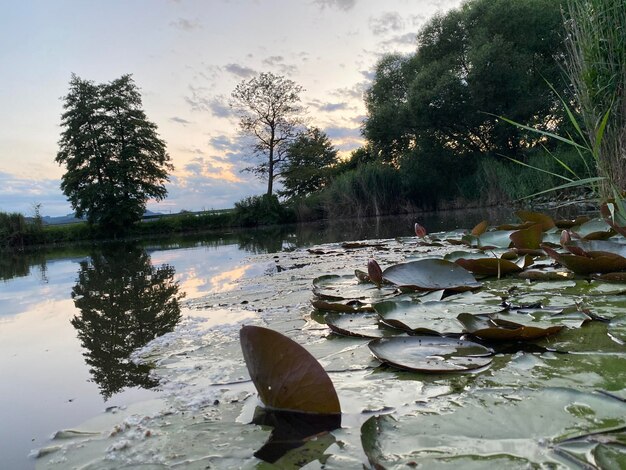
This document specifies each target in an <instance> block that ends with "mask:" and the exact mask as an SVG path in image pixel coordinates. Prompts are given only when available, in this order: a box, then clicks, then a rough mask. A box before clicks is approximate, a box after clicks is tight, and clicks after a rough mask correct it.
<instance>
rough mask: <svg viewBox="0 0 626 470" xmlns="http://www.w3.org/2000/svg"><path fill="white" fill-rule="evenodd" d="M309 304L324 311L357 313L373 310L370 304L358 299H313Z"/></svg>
mask: <svg viewBox="0 0 626 470" xmlns="http://www.w3.org/2000/svg"><path fill="white" fill-rule="evenodd" d="M311 305H313V307H315V308H316V309H318V310H324V311H326V312H340V313H358V312H373V311H374V310H373V308H372V306H371V305H370V304H365V303H363V302H360V301H358V300H336V301H327V300H323V299H315V300H311Z"/></svg>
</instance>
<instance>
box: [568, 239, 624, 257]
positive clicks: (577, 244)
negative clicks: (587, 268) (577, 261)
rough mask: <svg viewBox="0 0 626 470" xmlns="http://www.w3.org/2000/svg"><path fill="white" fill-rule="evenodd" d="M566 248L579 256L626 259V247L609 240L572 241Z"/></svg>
mask: <svg viewBox="0 0 626 470" xmlns="http://www.w3.org/2000/svg"><path fill="white" fill-rule="evenodd" d="M565 248H566V249H567V250H568V251H570V252H571V253H573V254H575V255H579V256H590V257H592V258H594V257H595V256H596V255H617V256H621V257H623V258H626V245H625V244H623V243H616V242H612V241H608V240H588V241H587V240H586V241H582V240H572V241H571V242H570V243H568V244H567V245H566V246H565Z"/></svg>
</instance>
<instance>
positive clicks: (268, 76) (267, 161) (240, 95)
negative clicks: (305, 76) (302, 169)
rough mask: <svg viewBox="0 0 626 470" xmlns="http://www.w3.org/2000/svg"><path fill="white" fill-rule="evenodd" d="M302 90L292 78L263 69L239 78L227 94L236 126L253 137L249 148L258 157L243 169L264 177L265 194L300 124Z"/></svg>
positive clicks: (279, 169)
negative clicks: (228, 94) (239, 80)
mask: <svg viewBox="0 0 626 470" xmlns="http://www.w3.org/2000/svg"><path fill="white" fill-rule="evenodd" d="M302 90H303V89H302V87H301V86H300V85H297V84H296V83H295V82H294V81H292V80H289V79H287V78H285V77H282V76H280V75H274V74H273V73H271V72H266V73H261V74H260V75H258V76H257V77H253V78H251V79H250V80H248V81H245V80H244V81H242V82H241V83H239V84H238V85H237V86H236V87H235V89H234V90H233V92H232V95H231V98H232V99H231V101H230V105H231V107H232V108H233V109H234V110H235V112H236V113H237V114H238V116H239V127H240V129H241V131H242V133H243V134H244V135H247V136H250V137H252V138H253V139H254V140H255V143H254V145H253V146H252V149H253V151H254V154H255V156H257V157H261V160H262V161H261V163H259V164H258V165H256V166H253V167H248V168H246V170H247V171H251V172H253V173H254V174H256V175H257V176H259V177H261V178H267V195H268V196H271V195H272V191H273V185H274V181H275V180H276V179H277V178H279V177H280V176H281V169H282V166H283V164H284V163H285V156H286V151H287V149H288V148H289V144H290V143H291V141H292V140H293V139H294V138H295V137H296V136H297V134H298V129H299V128H300V126H301V125H302V119H301V118H300V115H301V113H302V111H303V109H302V106H301V105H300V96H299V94H300V92H302Z"/></svg>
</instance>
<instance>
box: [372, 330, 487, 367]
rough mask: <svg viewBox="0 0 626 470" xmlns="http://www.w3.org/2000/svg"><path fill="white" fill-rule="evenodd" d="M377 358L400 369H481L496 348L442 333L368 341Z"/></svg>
mask: <svg viewBox="0 0 626 470" xmlns="http://www.w3.org/2000/svg"><path fill="white" fill-rule="evenodd" d="M369 348H370V350H371V351H372V354H374V356H376V358H377V359H378V360H380V361H381V362H384V363H386V364H389V365H391V366H394V367H398V368H400V369H405V370H410V371H416V372H429V373H442V372H463V371H468V370H473V369H478V368H481V367H484V366H486V365H488V364H489V363H490V362H491V357H489V356H491V354H492V353H493V351H492V350H491V349H489V348H487V347H485V346H482V345H480V344H477V343H473V342H471V341H463V340H459V339H454V338H446V337H441V336H409V337H406V338H405V337H396V338H382V339H377V340H374V341H372V342H370V343H369Z"/></svg>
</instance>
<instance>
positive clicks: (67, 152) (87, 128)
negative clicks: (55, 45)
mask: <svg viewBox="0 0 626 470" xmlns="http://www.w3.org/2000/svg"><path fill="white" fill-rule="evenodd" d="M63 107H64V109H65V111H64V113H63V115H62V117H61V126H62V127H63V129H64V130H63V132H62V134H61V140H60V142H59V152H58V154H57V157H56V161H57V162H58V163H59V164H61V165H65V167H66V172H65V174H64V175H63V178H62V182H61V189H62V190H63V192H64V193H65V195H66V196H67V197H68V199H69V201H70V203H71V205H72V208H73V209H74V210H75V211H76V216H77V217H79V218H80V217H83V216H86V217H87V220H88V221H89V223H90V224H98V225H100V226H102V227H103V228H105V229H107V230H109V231H111V232H119V231H122V230H124V229H126V228H128V227H129V226H130V225H131V224H132V223H134V222H136V221H138V220H140V219H141V217H142V215H143V214H144V212H145V207H146V202H147V201H148V199H155V200H161V199H163V198H164V197H165V196H166V194H167V191H166V189H165V186H164V183H165V182H166V181H167V175H168V172H169V171H171V170H172V169H173V167H172V165H171V164H170V163H169V155H168V154H167V152H166V149H165V143H164V142H163V141H162V140H161V139H160V138H159V137H158V134H157V131H156V125H155V124H153V123H152V122H150V121H148V119H147V118H146V115H145V113H144V111H143V109H142V103H141V95H140V93H139V91H138V89H137V86H136V85H135V83H134V82H133V80H132V78H131V76H130V75H124V76H122V77H120V78H118V79H116V80H113V81H112V82H110V83H103V84H95V83H93V82H91V81H88V80H83V79H81V78H79V77H77V76H75V75H74V76H72V79H71V81H70V89H69V92H68V94H67V96H65V103H64V106H63Z"/></svg>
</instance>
